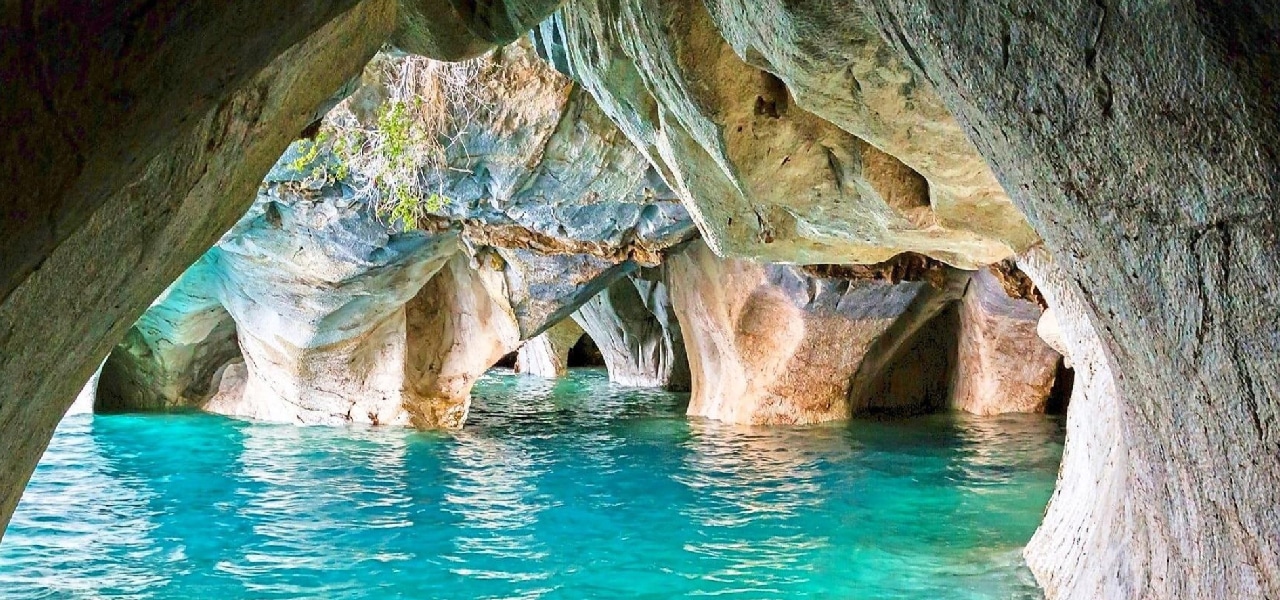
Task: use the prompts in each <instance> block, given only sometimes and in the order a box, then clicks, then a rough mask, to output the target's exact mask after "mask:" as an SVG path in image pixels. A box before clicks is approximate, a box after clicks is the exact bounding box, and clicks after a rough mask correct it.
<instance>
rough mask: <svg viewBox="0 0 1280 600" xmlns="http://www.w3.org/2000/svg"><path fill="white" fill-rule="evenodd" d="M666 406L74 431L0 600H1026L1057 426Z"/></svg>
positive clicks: (622, 398) (500, 391)
mask: <svg viewBox="0 0 1280 600" xmlns="http://www.w3.org/2000/svg"><path fill="white" fill-rule="evenodd" d="M685 401H686V399H685V398H684V397H683V396H680V395H675V394H667V393H663V392H659V391H652V390H636V389H630V388H621V387H616V386H612V385H609V384H608V382H607V380H606V378H605V374H604V373H603V372H602V371H588V372H581V373H575V375H574V376H573V377H571V378H569V379H564V380H559V381H554V382H548V381H544V380H539V379H535V378H529V377H515V376H511V375H509V374H508V375H503V374H497V375H490V376H486V377H485V378H483V379H482V381H481V382H480V383H479V384H478V385H477V387H476V400H475V403H474V407H473V413H472V418H471V421H470V424H469V427H468V428H467V429H466V430H464V431H461V432H456V433H450V434H444V433H435V434H424V433H412V432H407V431H397V430H393V429H361V428H351V429H332V428H318V427H317V428H298V427H290V426H279V425H265V424H250V423H244V422H238V421H231V420H227V419H221V418H218V417H211V416H207V415H171V416H147V417H129V416H110V417H96V418H90V417H73V418H72V419H69V420H68V421H67V422H66V423H64V425H63V429H62V430H60V431H59V434H58V436H56V437H55V438H54V442H53V444H52V445H51V448H50V452H49V454H48V455H47V456H46V458H45V460H44V462H42V464H41V466H40V468H39V470H38V472H37V475H36V478H35V479H34V480H33V483H32V485H31V487H30V488H29V490H28V493H27V496H26V498H25V499H24V502H23V504H22V505H21V507H20V508H19V511H18V513H17V515H15V518H14V524H13V527H12V528H11V529H10V531H9V533H8V536H7V537H6V539H5V542H4V544H3V545H0V597H2V596H4V595H5V594H6V593H11V594H16V596H17V597H24V598H25V597H56V598H61V597H69V596H70V597H75V596H85V597H100V596H113V597H126V598H220V599H221V598H229V599H236V598H297V597H323V598H342V599H349V598H369V599H373V598H386V597H415V598H416V597H422V598H459V599H462V598H466V599H471V598H548V599H551V598H566V599H567V598H583V597H593V598H655V599H658V598H662V599H665V598H673V597H684V598H691V597H701V596H709V595H715V596H732V597H735V598H779V597H788V598H791V597H799V598H803V597H816V598H827V597H855V598H869V599H885V598H940V597H945V598H959V599H969V598H972V599H991V598H1001V599H1009V598H1015V599H1020V598H1035V597H1037V595H1038V592H1037V591H1036V590H1035V588H1034V585H1033V583H1032V582H1031V581H1030V579H1029V575H1028V574H1027V572H1026V571H1025V569H1024V568H1022V567H1021V559H1020V555H1019V550H1020V547H1021V545H1022V544H1024V543H1025V542H1026V540H1027V538H1028V537H1030V535H1031V532H1032V531H1033V530H1034V528H1035V526H1036V524H1037V522H1038V521H1039V518H1040V514H1041V512H1042V511H1043V508H1044V504H1045V502H1046V501H1047V499H1048V496H1049V493H1050V491H1051V489H1052V486H1053V482H1054V479H1055V476H1056V467H1057V460H1058V455H1059V454H1060V452H1061V444H1060V442H1061V423H1060V422H1057V421H1054V420H1048V419H1044V418H1040V417H1028V418H1007V419H983V418H962V417H929V418H924V419H913V420H908V421H897V422H875V421H863V422H856V423H853V424H852V425H849V426H836V427H833V426H824V427H810V428H760V427H756V428H751V427H747V428H742V427H733V426H725V425H720V424H716V423H713V422H707V421H697V420H695V421H690V420H688V419H685V418H684V417H683V416H682V413H683V410H684V403H685ZM76 419H79V420H76Z"/></svg>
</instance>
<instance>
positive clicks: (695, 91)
mask: <svg viewBox="0 0 1280 600" xmlns="http://www.w3.org/2000/svg"><path fill="white" fill-rule="evenodd" d="M556 19H557V21H556V23H557V24H558V27H559V29H560V33H561V35H562V36H563V39H564V42H565V43H564V46H565V49H564V51H565V55H566V63H567V66H568V68H569V69H570V71H571V72H572V73H573V75H574V76H575V78H577V79H578V80H579V81H581V82H582V85H583V87H584V88H586V89H587V90H588V91H590V92H591V94H592V95H593V96H594V97H595V98H596V100H597V101H598V102H599V104H600V106H601V108H602V109H603V110H604V111H605V112H606V113H607V114H609V116H610V117H611V118H613V119H614V120H615V121H616V122H618V124H619V126H620V128H621V129H622V131H623V132H624V133H625V134H626V135H627V136H628V137H629V138H631V140H632V141H633V142H635V144H636V145H637V147H639V148H640V149H641V151H643V152H645V154H646V155H647V157H648V158H649V160H650V161H652V162H653V163H654V164H655V165H657V166H658V167H659V170H660V171H661V172H662V174H663V176H664V178H665V179H666V180H667V182H668V183H669V184H670V185H671V188H672V189H673V190H674V191H675V192H676V193H677V194H679V196H680V197H681V198H682V199H683V200H684V202H685V204H686V206H687V207H688V208H689V210H690V213H691V215H692V216H693V218H694V221H695V222H696V223H697V225H698V228H699V229H700V230H701V231H702V234H703V236H704V238H705V239H706V241H707V243H708V244H709V245H710V246H711V247H712V248H713V249H715V250H716V251H717V252H719V253H721V254H726V255H731V256H737V257H748V258H756V259H761V260H769V261H779V262H783V261H785V262H799V263H848V262H866V263H874V262H880V261H883V260H887V259H888V258H890V257H892V256H894V255H895V254H897V253H899V252H902V251H915V252H920V253H923V254H927V255H930V256H934V257H936V258H939V259H941V260H944V261H947V262H950V263H952V264H955V265H959V266H966V267H976V266H981V265H985V264H989V263H991V262H995V261H998V260H1000V259H1003V258H1006V257H1008V256H1009V255H1011V254H1012V248H1013V247H1014V246H1019V247H1020V246H1022V245H1024V244H1025V243H1027V241H1028V240H1029V239H1034V236H1032V235H1030V234H1029V232H1028V231H1027V228H1026V226H1025V224H1023V223H1022V222H1021V220H1020V219H1018V218H1017V215H1016V212H1014V211H1011V210H1010V209H1009V204H1008V199H1007V197H1005V196H1004V195H1003V194H1002V193H999V188H998V186H996V185H994V181H993V180H992V179H991V177H990V173H989V172H987V171H986V170H985V168H983V166H982V164H981V161H980V160H977V157H976V154H974V153H972V148H971V146H969V145H967V144H961V145H960V146H957V148H958V149H957V150H955V151H954V154H953V156H954V157H956V158H954V159H953V160H951V161H949V162H948V161H943V162H946V167H941V166H938V165H934V164H931V163H930V164H929V166H930V167H933V168H931V169H930V170H929V171H930V174H931V175H933V177H934V180H936V181H932V182H933V183H940V182H942V181H944V180H945V181H946V182H947V183H948V184H949V185H950V186H951V187H944V186H942V185H934V186H931V185H930V183H931V180H927V179H926V178H924V177H921V175H919V174H918V173H917V172H916V171H915V170H913V169H911V168H910V167H908V166H906V165H905V164H903V162H902V161H900V160H899V158H897V157H895V156H892V155H891V154H886V153H885V152H884V151H883V150H881V149H879V148H877V147H876V146H875V145H872V144H869V143H867V142H866V141H864V140H862V139H859V138H858V137H855V136H854V135H853V134H851V133H849V131H847V130H845V129H842V128H841V127H840V126H837V124H833V123H831V122H829V121H827V120H824V119H823V118H822V117H820V116H819V115H817V114H814V113H812V112H809V111H808V110H806V109H804V108H802V107H800V106H798V105H796V103H795V102H794V100H793V99H792V97H791V95H790V94H789V93H788V91H787V88H786V85H785V84H784V82H783V81H781V80H779V79H778V78H777V77H775V76H773V75H771V74H769V73H768V72H765V71H763V70H761V69H758V68H755V67H753V66H751V65H748V64H746V63H744V62H743V61H742V59H741V58H740V57H739V56H738V55H737V54H735V53H734V48H733V46H731V45H730V44H729V43H728V42H726V41H725V40H724V39H723V38H722V37H721V32H720V30H719V29H717V22H716V21H715V20H713V18H712V15H711V14H709V13H708V12H707V10H706V8H705V7H704V6H703V5H702V3H698V2H676V1H670V0H609V1H605V2H585V1H581V2H570V3H568V4H567V5H566V6H565V8H563V9H562V10H561V11H560V12H559V13H557V17H556ZM544 29H545V28H544ZM744 53H746V54H751V55H752V56H755V55H754V54H752V53H751V52H746V51H745V50H744ZM886 60H887V59H886ZM846 67H847V65H841V66H840V67H839V69H840V70H841V71H843V70H844V69H845V68H846ZM882 67H883V68H882V69H881V71H883V72H884V74H885V76H886V77H887V78H893V77H899V78H900V77H902V76H906V75H908V72H907V70H906V69H903V68H901V66H900V65H897V64H896V63H895V64H894V65H888V66H882ZM891 67H892V68H891ZM894 68H896V69H897V71H896V73H894V72H891V71H893V69H894ZM815 77H817V75H815ZM901 94H902V92H901V90H899V93H898V95H892V94H888V95H886V98H887V99H880V98H879V97H878V96H877V97H874V98H869V100H870V101H872V102H874V103H875V106H876V108H877V109H878V108H881V107H882V105H883V108H885V110H886V113H889V112H895V111H896V112H904V113H906V114H905V116H903V117H902V119H903V120H904V122H911V123H914V124H916V125H917V126H918V125H920V124H929V125H933V124H935V120H936V119H942V120H943V122H942V123H939V124H938V125H939V128H940V129H943V130H948V128H949V130H950V131H952V136H951V137H952V138H959V136H958V135H955V134H954V130H955V125H954V122H953V121H952V120H950V119H949V118H948V117H945V115H943V114H941V111H939V110H936V109H929V108H928V107H922V108H921V109H920V111H919V112H912V111H907V110H906V109H905V108H903V106H904V105H905V104H909V103H911V100H909V99H908V100H904V99H903V98H902V97H901ZM912 94H914V95H919V96H921V97H927V98H930V99H931V98H932V95H931V94H929V93H928V91H927V90H921V91H919V92H912ZM848 95H849V94H848V93H846V94H844V96H845V97H847V96H848ZM912 97H914V96H912ZM890 103H892V104H893V105H894V106H893V107H890V106H889V104H890ZM912 106H915V105H914V104H912ZM868 112H870V111H868ZM842 120H843V119H842ZM894 124H895V126H897V125H900V124H899V123H897V121H894ZM852 128H853V127H852V126H850V129H852ZM889 128H890V127H889V126H888V125H885V126H882V127H881V128H880V129H881V130H882V131H883V130H887V129H889ZM863 129H866V128H863ZM886 138H887V136H886ZM905 138H906V134H900V135H899V138H898V139H899V140H900V141H901V140H902V139H905ZM930 143H931V142H919V143H917V144H916V147H914V148H907V145H906V144H905V143H903V144H898V146H895V147H898V148H899V150H900V151H907V150H914V151H915V152H914V153H913V154H912V156H914V157H916V158H920V157H922V156H923V155H924V154H925V152H924V148H925V147H928V146H929V144H930ZM885 147H886V148H887V147H888V146H887V145H886V146H885ZM917 162H920V163H921V164H923V161H917ZM963 171H969V172H975V173H976V174H975V173H969V174H968V175H966V174H965V173H963ZM984 186H985V187H984ZM934 187H936V188H937V189H938V190H939V191H938V193H936V194H934V193H932V192H931V190H932V189H933V188H934ZM934 201H936V203H935V202H934ZM960 205H963V207H962V208H959V209H957V208H956V207H957V206H960ZM1002 211H1003V212H1002ZM991 213H1000V217H999V218H1001V219H1005V220H1009V223H1007V224H1002V226H1003V225H1009V226H1011V227H1015V228H1016V229H1018V232H1017V233H1015V234H1012V235H998V236H993V235H991V233H992V232H993V231H996V230H999V229H1001V227H1002V226H995V227H990V226H989V225H990V224H989V223H987V221H989V220H990V219H991V218H992V214H991ZM969 221H972V222H973V224H972V225H971V224H970V223H969ZM1002 233H1007V232H1002ZM1015 238H1016V239H1015Z"/></svg>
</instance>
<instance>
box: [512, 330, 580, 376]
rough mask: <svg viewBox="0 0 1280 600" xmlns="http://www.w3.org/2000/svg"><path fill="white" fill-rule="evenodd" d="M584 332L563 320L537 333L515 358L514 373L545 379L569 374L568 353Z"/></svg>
mask: <svg viewBox="0 0 1280 600" xmlns="http://www.w3.org/2000/svg"><path fill="white" fill-rule="evenodd" d="M585 334H586V332H585V331H583V330H582V327H581V326H579V325H578V323H577V322H575V321H574V320H573V319H565V320H563V321H560V322H559V323H556V324H555V325H552V326H551V327H549V328H548V329H547V330H546V331H544V332H542V333H539V334H538V335H537V336H534V337H533V338H531V339H530V340H529V341H527V342H525V343H524V345H522V346H520V350H519V351H517V354H516V372H517V373H524V374H526V375H535V376H537V377H543V378H546V379H555V378H557V377H563V376H564V375H565V374H567V373H568V372H569V351H570V350H572V349H573V346H574V344H577V343H578V340H580V339H582V336H583V335H585Z"/></svg>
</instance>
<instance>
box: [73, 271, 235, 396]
mask: <svg viewBox="0 0 1280 600" xmlns="http://www.w3.org/2000/svg"><path fill="white" fill-rule="evenodd" d="M220 290H221V279H220V277H219V274H218V272H217V270H216V269H215V268H214V267H213V266H212V265H211V263H210V262H209V261H208V260H205V258H203V257H202V258H201V260H199V261H196V264H194V265H192V266H191V267H190V268H188V269H187V270H186V271H185V272H184V273H183V274H182V276H181V277H179V278H178V280H177V281H175V282H173V284H171V285H170V286H169V287H168V288H167V289H165V291H164V293H162V294H160V297H159V298H156V301H155V302H154V303H152V305H151V307H150V308H148V309H147V311H146V312H145V313H143V314H142V317H140V318H139V319H138V322H137V323H134V325H133V327H132V328H130V329H129V333H128V334H126V335H125V339H124V341H123V342H121V343H120V344H119V345H117V346H116V348H115V349H114V350H112V351H111V354H110V355H108V357H107V360H106V362H105V363H104V364H103V365H102V369H101V370H100V373H99V377H98V378H96V381H97V383H96V385H95V387H94V394H95V399H94V403H93V405H92V408H93V410H95V411H97V412H114V411H153V410H158V411H163V410H169V409H174V408H183V407H187V408H200V407H203V406H204V404H205V402H207V401H208V400H209V398H211V397H212V396H213V394H214V392H216V391H217V389H216V388H215V387H214V386H213V385H212V383H213V376H214V373H215V372H217V370H218V369H220V368H221V367H222V366H223V365H225V364H227V363H228V362H230V361H231V360H232V359H235V358H236V357H238V356H240V346H239V344H238V343H237V339H236V323H235V321H234V320H232V318H231V315H230V314H229V313H228V312H227V311H226V309H225V308H223V307H222V302H221V300H220V295H221V293H220Z"/></svg>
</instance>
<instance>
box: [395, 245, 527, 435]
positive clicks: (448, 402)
mask: <svg viewBox="0 0 1280 600" xmlns="http://www.w3.org/2000/svg"><path fill="white" fill-rule="evenodd" d="M505 285H506V284H505V281H504V279H503V276H502V272H501V271H500V270H496V269H494V268H492V266H490V265H486V264H484V263H479V264H475V265H473V264H472V260H471V259H470V258H469V257H468V256H466V255H465V254H457V255H455V256H454V257H453V258H452V259H450V260H449V262H448V263H447V264H446V265H445V266H444V268H443V269H441V270H440V273H439V274H437V275H436V276H435V277H433V278H432V279H431V281H430V282H428V283H427V285H426V286H425V287H423V288H422V290H421V291H420V292H419V293H418V295H417V296H415V297H414V298H413V300H411V301H410V302H409V304H408V306H406V307H405V310H406V312H407V315H408V337H407V341H406V344H407V347H408V355H407V358H406V363H405V364H406V371H405V377H406V384H407V386H408V388H409V390H410V391H411V392H412V394H413V403H412V405H411V406H410V412H411V414H412V423H413V424H414V425H415V426H417V427H423V428H441V427H442V428H453V429H456V428H459V427H462V424H463V423H464V422H465V421H466V419H467V411H468V410H469V408H470V406H471V387H472V386H473V385H475V382H476V379H478V378H479V377H480V376H481V375H483V374H484V372H485V371H487V370H489V367H491V366H493V365H494V363H497V362H498V360H499V359H501V358H502V357H503V356H505V355H507V354H509V353H511V352H513V351H515V350H516V348H517V347H519V345H520V327H519V324H518V323H517V322H516V318H515V314H514V312H513V311H512V309H511V306H510V304H509V303H507V302H505V299H506V297H507V295H506V289H505Z"/></svg>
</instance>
